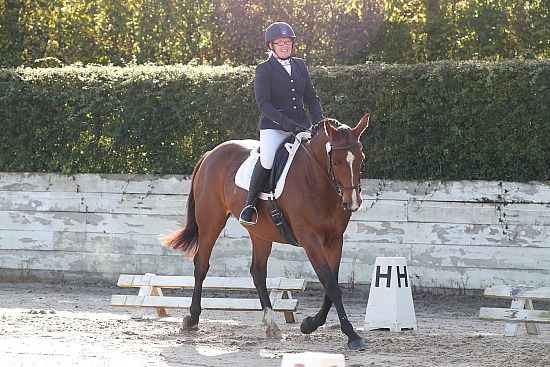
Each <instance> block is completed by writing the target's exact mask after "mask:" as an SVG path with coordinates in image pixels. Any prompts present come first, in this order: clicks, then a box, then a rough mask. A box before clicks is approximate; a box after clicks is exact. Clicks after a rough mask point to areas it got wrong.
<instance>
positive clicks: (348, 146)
mask: <svg viewBox="0 0 550 367" xmlns="http://www.w3.org/2000/svg"><path fill="white" fill-rule="evenodd" d="M323 121H324V120H321V121H319V122H318V123H317V124H315V125H313V128H318V126H320V125H321V124H322V123H323ZM292 135H294V138H295V139H298V137H297V136H296V134H295V133H294V132H292ZM298 140H301V139H298ZM306 140H311V134H310V135H309V137H308V138H307V139H306ZM300 146H301V147H302V148H304V151H305V152H306V154H307V155H308V157H309V158H310V159H311V160H312V161H313V162H315V163H316V164H317V166H319V168H321V169H322V165H321V163H320V162H319V161H317V159H315V158H314V157H312V156H311V154H310V153H309V151H308V150H307V148H306V147H305V146H304V144H303V143H302V142H300ZM356 147H363V144H361V142H360V141H356V142H355V143H353V144H346V145H332V144H331V143H330V142H327V143H326V145H325V149H326V152H327V170H328V175H327V174H326V173H324V172H323V173H324V176H325V177H326V179H327V180H328V181H329V182H330V183H331V184H332V187H333V188H334V190H336V192H337V193H338V195H340V197H342V196H343V195H344V192H345V191H350V190H355V189H358V190H359V192H361V185H353V186H348V187H340V184H339V183H338V180H337V179H336V176H335V175H334V170H333V169H332V151H333V150H350V149H353V148H356Z"/></svg>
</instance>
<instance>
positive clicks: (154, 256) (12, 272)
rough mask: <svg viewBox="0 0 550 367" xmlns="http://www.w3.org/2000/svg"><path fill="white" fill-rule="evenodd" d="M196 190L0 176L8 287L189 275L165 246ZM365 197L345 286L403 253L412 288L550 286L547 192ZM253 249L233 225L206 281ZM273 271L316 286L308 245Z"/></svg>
mask: <svg viewBox="0 0 550 367" xmlns="http://www.w3.org/2000/svg"><path fill="white" fill-rule="evenodd" d="M189 188H190V181H189V180H188V179H187V178H185V177H183V176H155V175H108V174H78V175H60V174H41V173H0V279H2V278H4V279H8V278H10V279H13V278H14V277H15V278H32V279H37V278H42V279H44V278H55V279H62V280H75V281H86V280H104V281H109V282H113V283H114V282H116V279H117V277H118V275H119V274H120V273H136V274H138V273H145V272H150V273H156V274H166V275H192V274H193V265H192V262H191V261H190V260H189V259H187V258H186V257H185V256H183V255H182V254H181V253H179V252H177V251H173V250H170V249H167V248H164V247H162V246H160V245H159V236H160V235H162V234H166V233H168V232H170V231H171V230H174V229H177V228H179V227H180V226H181V225H182V223H184V221H185V208H186V202H187V193H188V191H189ZM362 189H363V191H362V195H363V199H364V202H363V207H362V208H361V210H360V211H358V212H357V213H354V214H353V215H352V220H351V222H350V224H349V226H348V229H347V231H346V233H345V234H344V249H343V258H342V262H341V271H340V281H341V282H346V283H352V284H369V283H370V281H371V279H370V276H371V275H372V270H373V269H372V267H373V265H374V262H375V260H376V257H379V256H381V257H383V256H403V257H405V258H406V260H407V263H408V267H409V275H410V278H411V283H412V285H413V287H415V288H416V289H424V288H428V287H429V288H433V287H445V288H455V289H482V288H485V287H487V286H489V285H492V284H526V285H533V286H549V285H550V276H549V275H550V231H549V228H550V188H549V186H548V185H546V184H541V183H530V184H520V183H507V182H505V183H503V182H485V181H474V182H469V181H459V182H444V183H437V182H431V183H430V182H400V181H385V180H364V181H363V182H362ZM251 253H252V250H251V244H250V241H249V238H248V236H247V231H246V229H245V228H243V227H242V226H241V225H240V224H238V222H237V221H236V220H235V219H234V218H230V219H229V221H228V223H227V225H226V228H225V229H224V231H222V234H221V235H220V238H219V239H218V242H217V245H216V246H215V247H214V251H213V254H212V261H211V270H210V272H209V275H211V276H241V277H249V276H250V274H249V268H250V261H251V260H250V259H251ZM268 275H269V276H273V277H276V276H282V277H305V278H306V279H308V280H309V281H313V282H315V281H316V280H317V279H316V277H315V273H314V271H313V269H312V267H311V265H310V264H309V261H308V260H307V256H306V255H305V253H304V251H303V249H300V248H294V247H292V246H288V245H283V244H275V245H274V247H273V251H272V255H271V257H270V260H269V267H268Z"/></svg>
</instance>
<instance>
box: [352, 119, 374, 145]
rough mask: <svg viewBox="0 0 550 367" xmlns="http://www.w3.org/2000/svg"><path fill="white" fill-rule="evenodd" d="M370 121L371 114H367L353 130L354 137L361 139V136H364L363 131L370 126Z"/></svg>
mask: <svg viewBox="0 0 550 367" xmlns="http://www.w3.org/2000/svg"><path fill="white" fill-rule="evenodd" d="M369 120H370V114H369V113H367V114H365V116H363V117H362V118H361V121H359V123H358V124H357V126H355V127H354V128H353V129H352V130H353V133H354V135H355V136H356V137H357V140H359V137H360V136H361V134H363V131H365V129H366V128H367V127H368V126H369Z"/></svg>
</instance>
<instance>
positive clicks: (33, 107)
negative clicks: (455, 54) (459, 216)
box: [0, 60, 550, 182]
mask: <svg viewBox="0 0 550 367" xmlns="http://www.w3.org/2000/svg"><path fill="white" fill-rule="evenodd" d="M311 74H312V79H313V82H314V84H315V86H316V88H317V91H318V93H319V96H320V97H321V101H322V103H323V107H324V110H325V115H326V116H329V117H334V118H336V119H338V120H340V121H341V122H344V123H347V124H349V125H354V124H355V123H357V121H359V119H360V118H361V116H362V115H363V114H364V113H365V112H370V113H371V114H372V119H371V126H370V127H369V129H368V130H367V132H366V133H365V134H363V143H364V152H365V155H366V160H365V169H364V176H365V177H369V178H387V179H398V180H434V179H438V180H476V179H480V180H503V181H518V182H526V181H532V180H536V181H547V180H549V179H550V143H549V142H550V108H549V101H550V61H548V60H540V61H506V62H498V63H490V62H437V63H429V64H420V65H386V64H365V65H357V66H338V67H331V68H313V69H312V70H311ZM253 79H254V68H253V67H237V68H233V67H229V66H220V67H192V66H155V65H135V66H128V67H99V66H88V67H78V66H71V67H64V68H57V69H30V68H20V69H1V70H0V123H1V126H2V128H3V132H2V134H1V135H0V142H1V144H0V171H29V172H32V171H34V172H65V173H76V172H89V173H94V172H103V173H159V174H174V173H190V172H191V170H192V168H193V166H194V164H195V162H196V161H197V160H198V158H199V157H200V155H201V154H202V153H204V152H205V151H206V150H209V149H211V148H213V147H214V146H216V145H217V144H219V143H221V142H223V141H225V140H229V139H243V138H257V132H256V125H257V121H258V118H259V111H258V109H257V107H256V105H255V101H254V94H253Z"/></svg>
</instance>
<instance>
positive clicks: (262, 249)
mask: <svg viewBox="0 0 550 367" xmlns="http://www.w3.org/2000/svg"><path fill="white" fill-rule="evenodd" d="M250 237H251V239H252V245H253V246H252V264H251V266H250V274H251V275H252V279H253V280H254V286H255V287H256V290H257V292H258V297H259V298H260V304H261V306H262V309H263V314H264V316H263V323H264V324H265V325H266V327H267V328H266V331H265V333H266V337H267V338H268V339H272V340H280V339H282V333H281V329H280V328H279V325H278V324H277V321H276V320H275V312H274V311H273V306H272V304H271V299H270V298H269V293H268V291H267V286H266V281H265V280H266V278H267V259H268V258H269V255H270V254H271V247H272V242H270V241H265V240H261V239H259V238H257V237H255V236H253V235H252V234H251V236H250Z"/></svg>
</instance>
